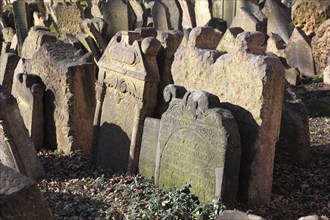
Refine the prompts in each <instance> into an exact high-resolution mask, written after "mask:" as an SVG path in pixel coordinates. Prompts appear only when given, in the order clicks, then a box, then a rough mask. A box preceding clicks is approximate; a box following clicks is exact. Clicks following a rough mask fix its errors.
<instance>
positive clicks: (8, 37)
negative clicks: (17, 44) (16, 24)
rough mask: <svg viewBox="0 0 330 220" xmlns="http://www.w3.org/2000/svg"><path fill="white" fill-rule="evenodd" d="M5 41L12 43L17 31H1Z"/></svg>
mask: <svg viewBox="0 0 330 220" xmlns="http://www.w3.org/2000/svg"><path fill="white" fill-rule="evenodd" d="M1 33H2V37H3V41H4V42H6V43H11V41H12V39H13V37H14V35H15V33H16V32H15V30H14V29H13V28H11V27H5V28H3V29H2V30H1Z"/></svg>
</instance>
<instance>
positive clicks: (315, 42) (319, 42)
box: [312, 19, 330, 74]
mask: <svg viewBox="0 0 330 220" xmlns="http://www.w3.org/2000/svg"><path fill="white" fill-rule="evenodd" d="M312 51H313V57H314V60H315V67H316V72H317V73H318V74H319V73H322V72H323V70H324V69H325V68H326V67H327V66H328V65H330V58H329V57H330V19H328V20H326V21H325V22H324V23H323V24H321V26H320V27H319V28H318V29H317V30H316V35H315V36H314V37H313V39H312Z"/></svg>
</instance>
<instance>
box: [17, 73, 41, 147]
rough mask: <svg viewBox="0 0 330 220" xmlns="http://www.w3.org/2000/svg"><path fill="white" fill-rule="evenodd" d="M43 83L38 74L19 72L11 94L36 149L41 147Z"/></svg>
mask: <svg viewBox="0 0 330 220" xmlns="http://www.w3.org/2000/svg"><path fill="white" fill-rule="evenodd" d="M44 90H45V88H44V85H43V83H42V81H41V79H40V77H39V76H36V75H32V74H24V73H20V74H18V75H16V76H15V77H14V83H13V89H12V94H13V95H14V96H15V98H16V99H17V103H18V108H19V110H20V112H21V114H22V117H23V121H24V124H25V127H26V128H27V129H28V130H29V133H30V137H31V139H32V142H33V144H34V146H35V148H36V149H41V148H42V147H43V138H44V113H43V94H44Z"/></svg>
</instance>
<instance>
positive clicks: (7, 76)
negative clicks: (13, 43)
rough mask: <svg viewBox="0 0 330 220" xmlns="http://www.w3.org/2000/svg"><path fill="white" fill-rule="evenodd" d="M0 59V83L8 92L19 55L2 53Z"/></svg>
mask: <svg viewBox="0 0 330 220" xmlns="http://www.w3.org/2000/svg"><path fill="white" fill-rule="evenodd" d="M0 61H1V62H0V84H1V85H2V86H3V87H4V88H5V89H7V90H8V91H9V92H10V91H11V87H12V85H13V77H14V71H15V68H16V66H17V64H18V62H19V57H18V56H17V55H16V54H14V53H3V54H1V57H0Z"/></svg>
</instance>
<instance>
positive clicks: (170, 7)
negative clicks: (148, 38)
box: [152, 0, 182, 30]
mask: <svg viewBox="0 0 330 220" xmlns="http://www.w3.org/2000/svg"><path fill="white" fill-rule="evenodd" d="M152 17H153V20H154V27H155V28H156V29H157V30H173V29H174V30H182V10H181V8H179V3H178V1H177V0H155V3H154V6H153V8H152ZM166 27H167V28H166Z"/></svg>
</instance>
